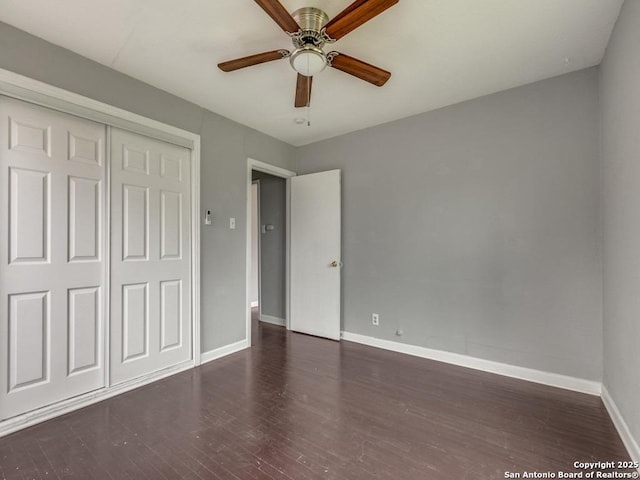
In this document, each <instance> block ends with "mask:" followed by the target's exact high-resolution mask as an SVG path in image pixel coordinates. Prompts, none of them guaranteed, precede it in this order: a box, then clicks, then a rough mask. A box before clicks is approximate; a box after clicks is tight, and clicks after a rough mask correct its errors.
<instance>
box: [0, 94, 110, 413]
mask: <svg viewBox="0 0 640 480" xmlns="http://www.w3.org/2000/svg"><path fill="white" fill-rule="evenodd" d="M105 131H106V127H105V126H104V125H100V124H97V123H93V122H90V121H88V120H84V119H80V118H77V117H74V116H72V115H66V114H63V113H60V112H56V111H53V110H49V109H46V108H42V107H38V106H35V105H32V104H29V103H25V102H21V101H18V100H13V99H9V98H6V97H0V225H1V227H0V228H1V235H0V312H1V313H0V419H6V418H9V417H12V416H15V415H18V414H21V413H24V412H28V411H30V410H34V409H36V408H39V407H43V406H46V405H49V404H51V403H53V402H56V401H59V400H62V399H65V398H70V397H73V396H75V395H79V394H82V393H85V392H89V391H91V390H95V389H98V388H100V387H103V386H104V384H105V382H104V362H103V350H102V348H103V343H104V340H103V338H104V336H103V311H104V308H103V302H104V285H103V283H104V280H103V279H104V274H105V270H104V268H105V262H104V251H103V247H104V245H103V236H104V225H103V221H104V200H103V195H104V191H103V188H104V178H105V173H104V172H105V167H104V153H103V152H104V148H105V144H104V142H105Z"/></svg>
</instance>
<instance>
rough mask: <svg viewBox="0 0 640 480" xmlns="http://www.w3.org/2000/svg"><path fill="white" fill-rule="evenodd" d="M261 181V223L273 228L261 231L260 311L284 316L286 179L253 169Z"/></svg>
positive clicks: (254, 177) (254, 175) (281, 317)
mask: <svg viewBox="0 0 640 480" xmlns="http://www.w3.org/2000/svg"><path fill="white" fill-rule="evenodd" d="M253 179H256V180H260V223H261V224H262V225H273V227H274V229H273V230H271V231H267V232H266V233H261V234H260V249H261V255H260V276H261V289H262V291H261V293H262V296H261V298H260V302H261V305H260V311H261V313H262V314H263V315H269V316H271V317H276V318H279V319H284V318H285V315H286V312H285V298H286V295H285V289H286V276H285V274H286V258H285V253H286V252H285V249H286V228H287V223H286V220H287V210H286V208H287V205H286V191H287V189H286V181H285V179H284V178H279V177H274V176H273V175H269V174H266V173H262V172H254V173H253Z"/></svg>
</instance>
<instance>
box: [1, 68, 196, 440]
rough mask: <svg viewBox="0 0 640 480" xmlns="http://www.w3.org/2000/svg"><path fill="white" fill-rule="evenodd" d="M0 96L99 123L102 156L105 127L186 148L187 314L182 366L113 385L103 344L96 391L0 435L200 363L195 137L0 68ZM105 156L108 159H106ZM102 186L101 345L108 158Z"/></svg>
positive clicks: (24, 418) (15, 422)
mask: <svg viewBox="0 0 640 480" xmlns="http://www.w3.org/2000/svg"><path fill="white" fill-rule="evenodd" d="M0 95H4V96H7V97H11V98H15V99H18V100H23V101H26V102H29V103H32V104H36V105H40V106H43V107H47V108H51V109H53V110H57V111H60V112H63V113H68V114H71V115H75V116H77V117H80V118H85V119H87V120H92V121H94V122H98V123H102V124H104V125H106V127H107V137H106V142H105V143H106V145H105V155H108V154H109V153H110V152H109V144H110V136H111V132H110V130H111V128H110V127H117V128H121V129H124V130H128V131H130V132H133V133H137V134H141V135H145V136H148V137H152V138H155V139H158V140H162V141H165V142H168V143H172V144H175V145H179V146H182V147H186V148H188V149H189V150H190V151H191V155H190V157H191V158H190V160H191V198H190V202H191V211H190V213H191V232H190V233H191V285H192V291H191V312H192V318H191V321H192V338H191V342H192V358H191V360H190V361H189V362H188V364H186V365H185V364H181V365H179V366H176V367H173V368H169V369H166V370H162V371H160V372H156V373H152V374H150V375H147V376H144V377H142V378H140V379H135V380H134V381H130V382H125V383H123V384H119V385H117V386H116V387H110V385H109V362H108V357H107V355H108V351H109V348H104V355H105V357H104V358H103V362H104V373H105V385H106V387H104V388H103V389H101V390H96V391H93V392H90V393H87V394H84V395H80V396H78V397H74V398H71V399H68V400H63V401H61V402H58V403H56V404H54V405H51V406H48V407H44V408H42V409H39V410H36V411H33V412H29V413H26V414H23V415H19V416H17V417H13V418H11V419H8V420H5V421H2V422H0V437H1V436H3V435H7V434H9V433H12V432H15V431H17V430H20V429H22V428H25V427H27V426H31V425H34V424H36V423H39V422H42V421H44V420H48V419H50V418H54V417H56V416H59V415H62V414H63V413H67V412H70V411H72V410H76V409H78V408H81V407H84V406H87V405H90V404H92V403H95V402H98V401H102V400H104V399H106V398H109V397H112V396H114V395H118V394H120V393H123V392H126V391H128V390H131V389H133V388H137V387H139V386H141V385H144V384H147V383H151V382H153V381H156V380H159V379H161V378H164V377H166V376H169V375H173V374H174V373H177V372H178V371H181V370H186V369H188V368H192V367H194V366H197V365H200V363H201V353H202V352H201V342H200V175H199V174H200V148H201V147H200V135H198V134H196V133H192V132H189V131H187V130H183V129H180V128H177V127H174V126H171V125H167V124H165V123H162V122H159V121H156V120H153V119H150V118H147V117H144V116H142V115H138V114H135V113H132V112H129V111H127V110H123V109H121V108H118V107H114V106H111V105H108V104H106V103H103V102H100V101H97V100H94V99H91V98H88V97H85V96H82V95H79V94H77V93H73V92H70V91H68V90H64V89H61V88H58V87H54V86H52V85H49V84H47V83H44V82H40V81H38V80H34V79H32V78H29V77H26V76H24V75H20V74H17V73H15V72H12V71H9V70H6V69H2V68H0ZM106 158H108V157H106ZM105 164H106V167H105V168H106V169H105V174H106V175H107V177H106V185H105V189H104V190H105V192H104V197H103V199H104V202H105V212H104V213H105V218H104V220H103V222H105V225H104V226H105V227H106V228H105V230H104V232H105V233H104V238H105V239H107V240H106V241H105V245H104V252H105V259H104V261H105V277H104V281H105V293H104V295H105V297H104V298H105V302H104V304H105V308H104V311H103V312H104V315H105V317H104V318H105V321H104V322H103V328H104V331H103V332H104V339H105V344H107V345H108V343H109V342H110V338H109V310H108V309H109V301H108V298H109V295H110V283H109V282H110V277H109V270H110V268H109V265H110V251H109V243H110V241H109V240H108V239H110V234H111V231H110V225H109V223H110V220H109V218H110V217H109V215H110V208H109V205H110V181H109V174H110V162H109V161H108V160H107V161H106V162H105Z"/></svg>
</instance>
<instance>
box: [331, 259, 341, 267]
mask: <svg viewBox="0 0 640 480" xmlns="http://www.w3.org/2000/svg"><path fill="white" fill-rule="evenodd" d="M329 266H330V267H331V268H338V267H341V266H342V262H338V261H337V260H334V261H333V262H331V264H330V265H329Z"/></svg>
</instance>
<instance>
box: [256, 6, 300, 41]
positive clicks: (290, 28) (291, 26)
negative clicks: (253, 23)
mask: <svg viewBox="0 0 640 480" xmlns="http://www.w3.org/2000/svg"><path fill="white" fill-rule="evenodd" d="M255 2H256V3H257V4H258V5H260V7H262V9H263V10H264V11H265V12H267V15H269V16H270V17H271V18H272V19H273V21H274V22H276V23H277V24H278V25H280V28H281V29H282V30H284V31H285V32H287V33H296V32H297V31H298V30H300V26H299V25H298V22H296V21H295V19H294V18H293V17H292V16H291V14H290V13H289V12H288V11H287V9H286V8H284V7H283V6H282V4H281V3H280V2H279V1H278V0H255Z"/></svg>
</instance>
